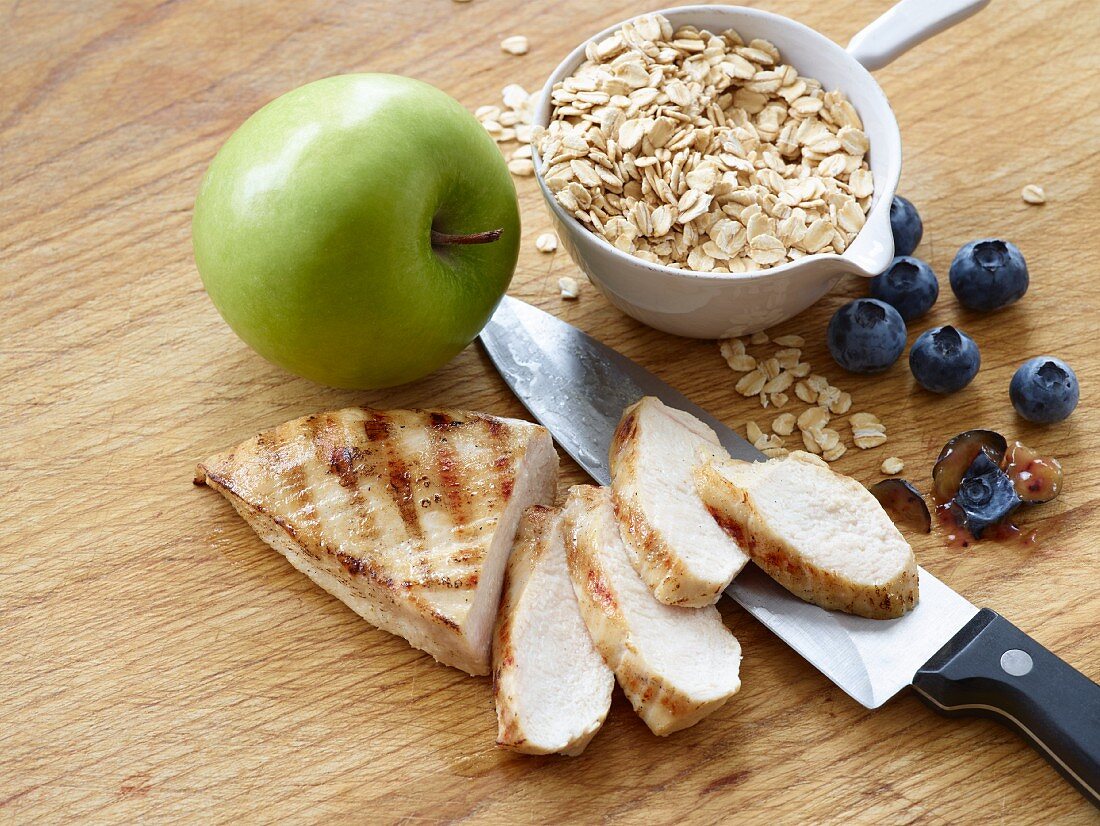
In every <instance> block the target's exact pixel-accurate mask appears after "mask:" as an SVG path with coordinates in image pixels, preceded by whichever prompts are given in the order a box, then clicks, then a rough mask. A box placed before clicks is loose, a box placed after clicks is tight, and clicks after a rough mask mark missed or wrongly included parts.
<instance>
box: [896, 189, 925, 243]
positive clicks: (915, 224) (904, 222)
mask: <svg viewBox="0 0 1100 826" xmlns="http://www.w3.org/2000/svg"><path fill="white" fill-rule="evenodd" d="M890 229H891V230H892V231H893V233H894V255H912V254H913V250H915V249H916V248H917V244H919V243H920V239H921V236H922V235H924V223H923V222H922V221H921V219H920V214H919V213H918V212H917V208H916V207H915V206H913V204H912V203H911V202H909V201H907V200H906V199H905V198H902V197H901V196H900V195H895V196H894V200H893V201H891V202H890Z"/></svg>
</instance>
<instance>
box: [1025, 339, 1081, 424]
mask: <svg viewBox="0 0 1100 826" xmlns="http://www.w3.org/2000/svg"><path fill="white" fill-rule="evenodd" d="M1008 395H1009V398H1011V399H1012V406H1013V407H1015V408H1016V412H1017V413H1019V414H1020V415H1021V416H1023V417H1024V418H1025V419H1027V420H1028V421H1029V422H1039V423H1042V424H1050V423H1052V422H1060V421H1062V420H1063V419H1065V418H1067V417H1068V416H1069V414H1070V413H1072V412H1073V410H1074V408H1075V407H1077V402H1078V400H1079V399H1080V397H1081V388H1080V385H1079V384H1078V383H1077V374H1076V373H1074V372H1073V369H1072V368H1071V367H1070V366H1069V365H1068V364H1066V363H1065V362H1064V361H1062V360H1061V359H1057V358H1054V356H1039V357H1037V358H1033V359H1030V360H1028V361H1025V362H1024V363H1023V364H1022V365H1020V368H1019V369H1018V370H1017V371H1016V374H1015V375H1014V376H1013V377H1012V381H1011V382H1010V383H1009V385H1008Z"/></svg>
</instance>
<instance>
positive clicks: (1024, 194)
mask: <svg viewBox="0 0 1100 826" xmlns="http://www.w3.org/2000/svg"><path fill="white" fill-rule="evenodd" d="M1020 197H1021V198H1023V199H1024V203H1026V204H1035V205H1038V204H1045V203H1046V202H1047V194H1046V193H1045V192H1043V188H1042V187H1041V186H1039V185H1038V184H1028V185H1027V186H1025V187H1024V188H1023V189H1022V190H1020Z"/></svg>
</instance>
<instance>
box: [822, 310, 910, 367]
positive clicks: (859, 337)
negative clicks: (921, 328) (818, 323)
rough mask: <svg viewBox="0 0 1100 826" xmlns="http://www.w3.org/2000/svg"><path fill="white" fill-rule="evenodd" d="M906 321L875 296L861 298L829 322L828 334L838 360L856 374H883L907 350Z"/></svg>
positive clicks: (832, 352)
mask: <svg viewBox="0 0 1100 826" xmlns="http://www.w3.org/2000/svg"><path fill="white" fill-rule="evenodd" d="M905 334H906V330H905V321H903V320H902V317H901V316H900V315H899V314H898V311H897V310H895V309H894V308H893V307H891V306H890V305H889V304H886V303H884V302H882V301H877V300H875V299H873V298H857V299H856V300H855V301H851V302H849V303H847V304H845V305H844V306H843V307H841V308H840V309H839V310H837V311H836V313H835V314H834V315H833V317H832V319H831V320H830V321H829V329H828V330H827V332H826V337H827V339H828V344H829V352H830V353H831V354H832V356H833V358H834V359H835V360H836V363H837V364H839V365H840V366H841V367H843V368H844V369H845V370H850V371H851V372H853V373H881V372H882V371H883V370H885V369H887V368H888V367H889V366H890V365H891V364H893V363H894V362H895V361H897V360H898V357H899V356H900V355H901V354H902V351H904V350H905Z"/></svg>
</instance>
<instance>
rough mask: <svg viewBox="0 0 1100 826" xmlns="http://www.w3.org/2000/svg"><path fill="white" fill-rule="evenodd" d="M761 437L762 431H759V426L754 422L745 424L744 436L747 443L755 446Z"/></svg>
mask: <svg viewBox="0 0 1100 826" xmlns="http://www.w3.org/2000/svg"><path fill="white" fill-rule="evenodd" d="M763 435H764V431H762V430H761V429H760V425H758V424H757V423H756V422H754V421H748V422H746V423H745V436H746V438H747V439H748V440H749V442H751V443H752V444H754V445H755V444H756V443H757V442H758V441H760V438H761V437H762V436H763Z"/></svg>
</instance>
